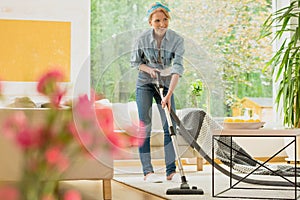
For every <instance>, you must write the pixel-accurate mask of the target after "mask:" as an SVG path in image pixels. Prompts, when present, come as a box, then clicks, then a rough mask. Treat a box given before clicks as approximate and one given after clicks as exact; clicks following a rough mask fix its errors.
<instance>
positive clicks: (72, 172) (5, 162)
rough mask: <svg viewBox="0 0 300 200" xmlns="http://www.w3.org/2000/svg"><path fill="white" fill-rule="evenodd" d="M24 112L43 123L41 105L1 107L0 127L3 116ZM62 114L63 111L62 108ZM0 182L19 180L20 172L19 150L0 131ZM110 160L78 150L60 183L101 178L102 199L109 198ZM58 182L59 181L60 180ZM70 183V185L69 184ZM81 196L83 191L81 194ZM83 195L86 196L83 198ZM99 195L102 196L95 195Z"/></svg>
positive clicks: (30, 117)
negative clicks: (36, 106) (84, 153)
mask: <svg viewBox="0 0 300 200" xmlns="http://www.w3.org/2000/svg"><path fill="white" fill-rule="evenodd" d="M20 111H21V112H24V113H25V115H26V116H27V117H29V119H30V120H32V121H34V123H36V124H38V123H43V120H45V114H46V113H47V112H48V110H47V109H41V108H27V109H25V108H24V109H20V108H18V109H16V108H1V109H0V127H2V125H3V123H4V121H5V119H6V117H8V116H10V115H13V114H14V113H16V112H20ZM61 112H62V114H63V111H61ZM0 163H1V164H0V182H6V181H8V182H15V181H18V180H20V177H21V175H22V163H23V157H22V151H21V150H20V149H19V148H17V147H16V146H15V144H14V143H13V142H12V141H11V140H9V139H8V138H7V137H5V136H3V134H0ZM113 173H114V170H113V160H112V159H111V160H106V161H105V162H101V161H99V160H96V159H94V158H92V157H91V156H85V155H83V154H80V155H79V156H78V157H77V158H76V159H75V160H74V162H73V163H72V165H71V166H70V167H69V168H68V169H67V171H66V172H65V173H64V174H63V175H62V177H61V179H60V181H59V186H62V187H64V188H67V187H69V186H70V185H72V182H73V183H74V182H76V181H79V180H89V181H95V182H101V184H100V185H101V186H102V188H100V187H99V188H97V189H98V190H99V194H100V195H101V196H102V199H112V193H111V180H112V178H113ZM60 183H61V184H60ZM68 185H69V186H68ZM82 195H83V196H84V194H82ZM83 199H85V198H83ZM97 199H101V197H99V198H97Z"/></svg>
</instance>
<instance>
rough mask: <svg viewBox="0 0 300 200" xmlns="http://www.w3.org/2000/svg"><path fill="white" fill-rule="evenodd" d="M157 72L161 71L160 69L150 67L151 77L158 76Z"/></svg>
mask: <svg viewBox="0 0 300 200" xmlns="http://www.w3.org/2000/svg"><path fill="white" fill-rule="evenodd" d="M157 73H160V71H159V70H158V69H156V68H152V67H149V74H150V76H151V78H156V76H157Z"/></svg>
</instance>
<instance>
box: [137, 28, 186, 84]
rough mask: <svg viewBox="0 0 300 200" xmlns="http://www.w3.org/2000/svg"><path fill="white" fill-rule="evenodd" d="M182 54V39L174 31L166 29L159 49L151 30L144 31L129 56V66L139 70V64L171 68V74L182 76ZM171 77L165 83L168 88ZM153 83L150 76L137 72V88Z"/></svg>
mask: <svg viewBox="0 0 300 200" xmlns="http://www.w3.org/2000/svg"><path fill="white" fill-rule="evenodd" d="M183 54H184V39H183V38H182V37H181V36H180V35H178V34H177V33H176V32H175V31H173V30H171V29H168V30H167V32H166V34H165V36H164V38H163V40H162V42H161V46H160V57H159V49H158V48H157V44H156V40H155V39H154V37H153V29H149V30H146V31H145V32H143V33H142V34H141V35H140V36H139V37H138V39H137V41H136V43H135V44H134V49H133V51H132V54H131V66H132V67H135V68H137V69H138V68H139V66H140V65H141V64H146V65H148V66H149V67H153V68H158V69H160V70H161V69H166V68H169V67H171V74H174V73H175V74H179V75H180V76H182V74H183V71H184V68H183ZM170 79H171V76H170V77H169V78H168V80H167V81H166V82H165V86H167V87H168V86H169V84H170ZM151 82H153V80H152V78H151V76H150V75H149V74H148V73H146V72H143V71H141V70H140V71H139V74H138V80H137V86H142V85H144V84H147V83H151Z"/></svg>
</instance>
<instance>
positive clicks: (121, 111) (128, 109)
mask: <svg viewBox="0 0 300 200" xmlns="http://www.w3.org/2000/svg"><path fill="white" fill-rule="evenodd" d="M96 104H99V105H102V106H108V107H110V108H111V109H112V111H113V116H114V129H115V131H116V132H117V133H118V134H130V133H126V131H125V129H126V127H128V126H130V125H138V124H139V117H138V111H137V105H136V102H135V101H131V102H128V103H111V102H110V101H109V100H108V99H102V100H99V101H97V102H96ZM176 114H177V116H178V117H179V118H180V114H181V110H176ZM163 135H164V134H163V128H162V124H161V120H160V115H159V111H158V108H157V105H156V104H153V106H152V133H151V142H150V145H151V157H152V159H163V158H164V149H163V147H164V144H163V143H164V140H163ZM177 141H178V149H179V155H180V157H181V158H188V159H189V160H191V161H192V162H193V163H195V164H196V165H197V171H202V170H203V163H204V160H203V158H202V157H201V155H200V154H199V153H198V152H197V151H196V150H194V149H193V148H191V147H190V146H189V145H188V144H187V143H186V142H185V140H184V139H183V138H182V137H181V136H180V135H177ZM124 151H125V153H126V154H127V155H128V157H127V159H129V158H130V159H138V158H139V154H138V147H137V146H133V145H132V146H128V147H127V148H126V149H124Z"/></svg>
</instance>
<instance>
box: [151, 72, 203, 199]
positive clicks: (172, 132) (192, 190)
mask: <svg viewBox="0 0 300 200" xmlns="http://www.w3.org/2000/svg"><path fill="white" fill-rule="evenodd" d="M156 89H157V90H158V91H157V92H158V93H159V95H160V97H161V100H162V99H163V98H164V94H163V91H164V86H163V83H162V82H161V77H160V73H159V72H157V73H156ZM164 111H165V115H166V119H167V123H168V126H169V132H170V136H171V139H172V143H173V148H174V151H175V155H176V159H177V164H178V169H179V173H180V177H181V185H180V188H171V189H168V190H167V192H166V193H167V194H170V195H179V194H185V195H186V194H194V195H195V194H200V195H202V194H204V192H203V190H201V189H197V187H195V186H193V187H192V188H190V186H189V185H188V183H187V180H186V177H185V175H184V171H183V166H182V162H181V158H180V156H179V148H178V142H177V136H176V132H175V127H174V125H173V122H172V120H171V115H170V110H169V105H168V103H167V104H166V106H165V107H164Z"/></svg>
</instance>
